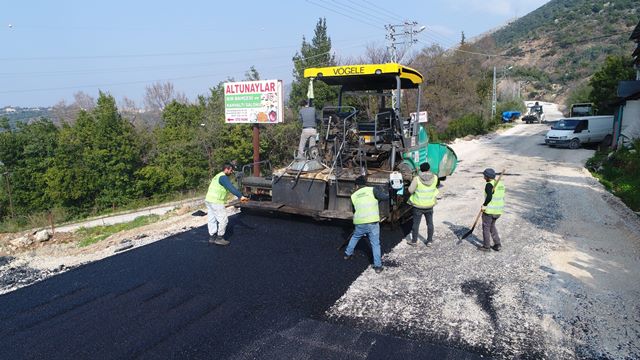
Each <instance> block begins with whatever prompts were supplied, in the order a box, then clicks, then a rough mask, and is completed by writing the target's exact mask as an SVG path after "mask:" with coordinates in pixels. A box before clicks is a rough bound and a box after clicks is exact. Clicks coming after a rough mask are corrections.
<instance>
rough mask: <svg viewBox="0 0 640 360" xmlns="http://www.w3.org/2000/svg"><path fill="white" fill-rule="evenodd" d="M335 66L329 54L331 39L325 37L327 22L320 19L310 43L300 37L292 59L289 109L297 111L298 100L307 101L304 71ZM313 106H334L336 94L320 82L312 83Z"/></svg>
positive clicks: (307, 81) (332, 57)
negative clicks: (311, 68)
mask: <svg viewBox="0 0 640 360" xmlns="http://www.w3.org/2000/svg"><path fill="white" fill-rule="evenodd" d="M333 65H336V62H335V59H334V56H333V55H332V54H331V39H330V38H329V36H328V35H327V21H326V19H324V18H320V19H319V20H318V23H317V24H316V28H315V32H314V37H313V39H312V40H311V43H308V42H307V40H306V38H305V37H304V36H303V37H302V47H301V48H300V52H297V53H296V54H295V56H294V57H293V78H294V80H293V83H292V84H291V93H290V95H289V107H290V108H291V109H293V110H297V109H298V107H299V105H298V104H299V103H300V100H302V99H307V89H308V87H309V79H305V78H304V69H306V68H309V67H322V66H333ZM314 95H315V99H314V105H315V106H316V108H322V107H323V106H325V105H335V103H336V99H337V92H336V90H335V89H332V88H330V87H329V86H327V85H326V84H324V83H323V82H321V81H316V82H315V83H314Z"/></svg>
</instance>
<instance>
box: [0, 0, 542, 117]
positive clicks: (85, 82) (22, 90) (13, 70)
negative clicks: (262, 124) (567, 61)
mask: <svg viewBox="0 0 640 360" xmlns="http://www.w3.org/2000/svg"><path fill="white" fill-rule="evenodd" d="M547 1H548V0H484V1H483V0H466V1H465V0H448V1H437V2H436V1H425V0H404V1H402V2H397V1H396V2H394V1H379V0H299V1H253V0H246V1H242V2H240V1H223V2H218V1H204V0H202V1H200V0H183V1H181V2H171V1H165V0H157V1H148V0H140V1H136V0H131V1H122V0H111V1H100V2H93V1H86V0H85V1H78V0H59V1H50V0H38V1H35V0H22V1H9V0H4V1H3V4H2V6H1V7H0V8H1V11H0V107H3V106H8V105H11V106H50V105H54V104H55V103H57V102H59V101H61V100H65V101H66V102H67V103H70V102H72V101H73V94H74V93H75V92H77V91H83V92H85V93H87V94H89V95H91V96H93V97H97V94H98V89H100V90H102V91H105V92H109V93H111V94H112V95H113V96H114V97H115V98H116V100H117V101H121V99H122V98H123V97H125V96H126V97H128V98H130V99H132V100H134V101H135V102H136V104H137V105H138V106H142V99H143V97H144V92H145V87H146V86H148V85H150V84H152V83H153V82H156V81H163V82H164V81H171V82H172V83H173V84H174V86H175V88H176V90H178V91H180V92H183V93H185V94H186V95H187V97H189V98H190V99H192V100H193V99H195V97H196V96H197V95H198V94H206V93H208V89H209V88H210V87H212V86H215V85H216V84H218V83H219V82H220V81H224V80H226V79H227V78H235V79H237V80H241V79H243V78H244V73H245V72H246V71H247V70H248V69H249V67H250V66H252V65H254V66H255V67H256V69H257V70H258V72H259V73H260V75H261V77H262V78H263V79H282V80H284V81H285V83H288V82H290V81H291V78H292V75H291V71H292V61H291V58H292V56H293V55H294V54H295V53H296V52H297V51H299V49H300V44H301V42H302V36H305V37H306V38H307V40H311V38H312V37H313V30H314V28H315V24H316V23H317V21H318V19H319V18H320V17H325V18H326V19H327V28H328V33H329V36H330V37H331V40H332V43H333V49H334V51H335V54H336V55H337V56H338V57H343V58H346V57H353V56H358V55H362V54H363V53H364V50H365V47H366V46H376V47H384V46H386V45H387V42H386V40H385V34H386V30H385V29H384V25H385V24H399V23H402V22H403V21H405V20H411V21H416V22H418V23H419V25H425V26H426V29H425V30H424V31H423V32H421V33H420V35H419V38H418V39H419V41H420V42H419V43H417V44H415V45H414V49H419V48H420V47H423V46H428V45H430V44H431V43H438V44H440V45H442V46H444V47H450V46H451V45H453V44H455V43H456V42H458V41H459V39H460V33H461V32H462V31H464V32H465V35H466V36H467V38H471V37H473V36H476V35H478V34H481V33H483V32H486V31H488V30H490V29H492V28H495V27H498V26H500V25H503V24H505V23H506V22H507V21H509V20H510V19H513V18H515V17H519V16H523V15H525V14H527V13H529V12H531V11H533V10H535V9H536V8H538V7H540V6H541V5H543V4H544V3H546V2H547Z"/></svg>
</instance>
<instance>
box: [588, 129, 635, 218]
mask: <svg viewBox="0 0 640 360" xmlns="http://www.w3.org/2000/svg"><path fill="white" fill-rule="evenodd" d="M634 147H635V148H634V149H621V150H618V151H616V152H614V153H611V154H608V153H606V152H597V153H596V154H595V155H594V157H592V158H591V159H589V160H588V161H587V164H586V167H587V168H588V169H589V170H590V171H591V172H592V173H593V175H594V176H595V177H597V178H598V180H600V182H601V183H602V184H603V185H604V186H605V187H606V188H607V189H608V190H610V191H611V192H613V194H615V195H616V196H618V197H619V198H620V199H621V200H622V201H623V202H624V203H625V204H627V206H629V207H630V208H631V209H633V210H634V211H640V177H639V176H638V175H637V174H639V173H640V140H636V141H635V142H634Z"/></svg>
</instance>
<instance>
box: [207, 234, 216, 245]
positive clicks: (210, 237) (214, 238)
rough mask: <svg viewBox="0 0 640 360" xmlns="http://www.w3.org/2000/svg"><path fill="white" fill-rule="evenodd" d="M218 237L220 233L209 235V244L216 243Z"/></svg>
mask: <svg viewBox="0 0 640 360" xmlns="http://www.w3.org/2000/svg"><path fill="white" fill-rule="evenodd" d="M217 238H218V234H213V235H209V244H214V243H215V241H216V239H217Z"/></svg>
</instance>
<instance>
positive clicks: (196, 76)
mask: <svg viewBox="0 0 640 360" xmlns="http://www.w3.org/2000/svg"><path fill="white" fill-rule="evenodd" d="M362 46H363V45H361V44H358V45H355V46H351V47H354V48H355V47H362ZM348 48H349V47H348ZM328 54H331V51H327V52H324V53H320V54H316V55H312V56H308V57H305V58H304V59H301V60H299V61H307V60H309V59H314V58H318V57H321V56H325V55H328ZM294 61H295V60H294ZM321 64H322V62H311V63H309V64H308V66H311V67H313V66H317V65H321ZM286 66H291V65H290V64H282V65H274V66H270V67H267V68H266V69H274V68H281V67H286ZM263 70H264V68H263V69H261V71H263ZM225 75H228V74H222V73H220V74H199V75H189V76H179V77H170V78H163V79H153V80H136V81H125V82H116V83H107V84H92V85H73V86H62V87H53V88H36V89H22V90H4V91H1V90H0V94H16V93H29V92H40V91H54V90H73V89H84V88H101V87H113V86H122V85H135V84H149V83H154V82H162V81H175V80H187V79H197V78H209V77H220V76H225Z"/></svg>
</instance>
